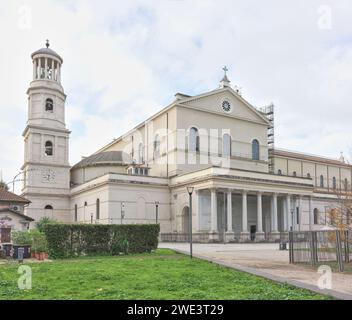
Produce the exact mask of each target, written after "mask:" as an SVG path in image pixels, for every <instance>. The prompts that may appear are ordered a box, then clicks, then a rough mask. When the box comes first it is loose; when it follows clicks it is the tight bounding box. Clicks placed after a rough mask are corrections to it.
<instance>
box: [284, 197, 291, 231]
mask: <svg viewBox="0 0 352 320" xmlns="http://www.w3.org/2000/svg"><path fill="white" fill-rule="evenodd" d="M290 216H291V196H290V195H289V194H288V195H286V201H285V231H290V223H289V221H290Z"/></svg>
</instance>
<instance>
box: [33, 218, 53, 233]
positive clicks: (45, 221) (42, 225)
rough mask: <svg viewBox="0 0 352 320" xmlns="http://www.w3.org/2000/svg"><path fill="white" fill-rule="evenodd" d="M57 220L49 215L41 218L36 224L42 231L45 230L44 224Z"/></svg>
mask: <svg viewBox="0 0 352 320" xmlns="http://www.w3.org/2000/svg"><path fill="white" fill-rule="evenodd" d="M55 222H56V221H55V220H53V219H50V218H48V217H43V218H40V219H39V221H38V222H37V223H36V224H35V226H36V228H37V229H38V230H39V231H40V232H44V226H45V225H47V224H49V223H55Z"/></svg>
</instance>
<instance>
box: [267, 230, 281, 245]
mask: <svg viewBox="0 0 352 320" xmlns="http://www.w3.org/2000/svg"><path fill="white" fill-rule="evenodd" d="M269 242H280V232H279V231H272V232H270V233H269Z"/></svg>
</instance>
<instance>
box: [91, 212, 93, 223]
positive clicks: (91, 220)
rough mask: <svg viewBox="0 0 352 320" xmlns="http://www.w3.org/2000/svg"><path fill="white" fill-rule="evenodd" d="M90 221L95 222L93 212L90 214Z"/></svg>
mask: <svg viewBox="0 0 352 320" xmlns="http://www.w3.org/2000/svg"><path fill="white" fill-rule="evenodd" d="M90 223H91V224H93V213H91V214H90Z"/></svg>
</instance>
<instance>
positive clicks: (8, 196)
mask: <svg viewBox="0 0 352 320" xmlns="http://www.w3.org/2000/svg"><path fill="white" fill-rule="evenodd" d="M0 202H21V203H30V201H29V200H27V199H26V198H23V197H20V196H18V195H17V194H14V193H12V192H10V191H7V190H5V189H3V188H0Z"/></svg>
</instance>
